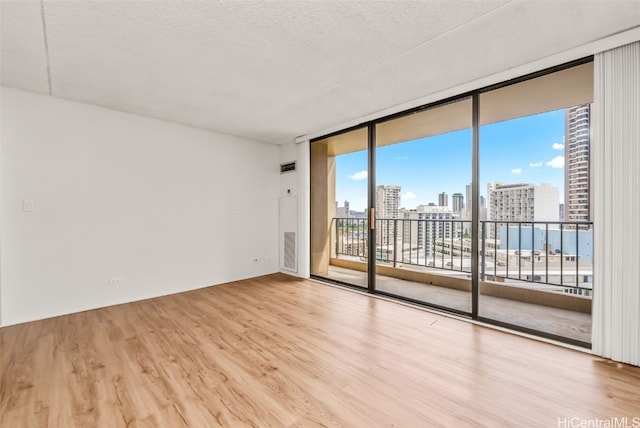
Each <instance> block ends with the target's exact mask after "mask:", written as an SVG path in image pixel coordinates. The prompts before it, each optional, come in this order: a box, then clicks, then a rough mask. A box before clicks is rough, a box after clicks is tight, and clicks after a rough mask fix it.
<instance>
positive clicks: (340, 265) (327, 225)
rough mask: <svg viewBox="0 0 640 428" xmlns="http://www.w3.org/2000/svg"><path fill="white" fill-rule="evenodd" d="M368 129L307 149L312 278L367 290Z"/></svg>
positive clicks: (355, 131)
mask: <svg viewBox="0 0 640 428" xmlns="http://www.w3.org/2000/svg"><path fill="white" fill-rule="evenodd" d="M367 135H368V133H367V128H360V129H356V130H353V131H350V132H345V133H342V134H339V135H335V136H330V137H327V138H323V139H321V140H319V141H315V142H314V143H313V144H312V145H311V274H312V275H315V276H319V277H322V278H325V279H329V280H332V281H336V282H340V283H344V284H348V285H352V286H356V287H361V288H366V287H367V286H368V276H367V273H368V267H367V263H368V262H367V260H368V256H369V254H368V242H369V221H368V216H369V210H368V203H369V201H368V191H367V189H368V180H369V168H368V162H369V156H368V153H369V151H368V137H367Z"/></svg>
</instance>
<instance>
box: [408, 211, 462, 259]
mask: <svg viewBox="0 0 640 428" xmlns="http://www.w3.org/2000/svg"><path fill="white" fill-rule="evenodd" d="M403 218H404V219H407V220H419V221H405V222H403V225H404V231H403V236H404V237H408V238H409V239H410V242H411V246H412V248H413V247H416V248H420V249H421V251H419V252H418V251H416V252H415V256H416V257H420V254H424V255H426V256H429V255H432V254H433V251H434V247H435V246H434V244H435V240H436V239H448V238H459V237H460V236H461V234H462V231H461V227H460V223H459V222H456V221H453V220H455V219H456V217H455V216H454V215H453V213H451V211H449V209H448V208H447V207H439V206H435V205H418V207H417V208H416V209H412V210H408V211H404V212H403Z"/></svg>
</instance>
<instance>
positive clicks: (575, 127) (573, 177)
mask: <svg viewBox="0 0 640 428" xmlns="http://www.w3.org/2000/svg"><path fill="white" fill-rule="evenodd" d="M590 125H591V106H590V105H589V104H584V105H580V106H575V107H571V108H568V109H566V110H565V146H564V162H565V164H564V165H565V166H564V218H565V220H566V221H588V220H589V219H590V218H591V196H590V191H589V183H590V181H591V180H590V174H591V172H590V171H591V168H590V161H589V159H590V156H589V148H590V140H591V138H590V135H591V126H590Z"/></svg>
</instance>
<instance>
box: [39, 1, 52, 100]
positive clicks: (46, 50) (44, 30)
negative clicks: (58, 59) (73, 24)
mask: <svg viewBox="0 0 640 428" xmlns="http://www.w3.org/2000/svg"><path fill="white" fill-rule="evenodd" d="M40 18H41V19H42V38H43V39H44V56H45V59H46V62H47V83H48V85H49V95H52V92H51V68H50V66H49V43H48V41H47V23H46V20H45V18H44V0H40Z"/></svg>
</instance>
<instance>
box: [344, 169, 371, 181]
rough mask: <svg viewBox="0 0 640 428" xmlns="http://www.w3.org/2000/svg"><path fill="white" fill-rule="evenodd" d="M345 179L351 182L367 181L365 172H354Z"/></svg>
mask: <svg viewBox="0 0 640 428" xmlns="http://www.w3.org/2000/svg"><path fill="white" fill-rule="evenodd" d="M347 178H350V179H352V180H366V179H367V171H360V172H356V173H355V174H353V175H347Z"/></svg>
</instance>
